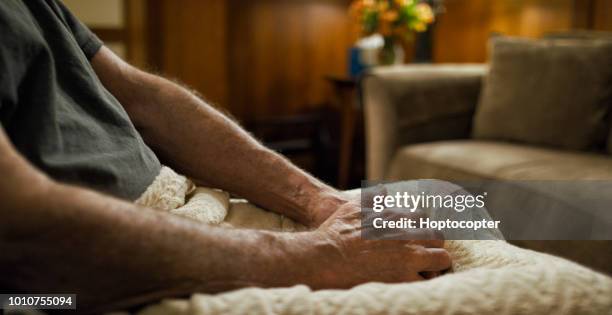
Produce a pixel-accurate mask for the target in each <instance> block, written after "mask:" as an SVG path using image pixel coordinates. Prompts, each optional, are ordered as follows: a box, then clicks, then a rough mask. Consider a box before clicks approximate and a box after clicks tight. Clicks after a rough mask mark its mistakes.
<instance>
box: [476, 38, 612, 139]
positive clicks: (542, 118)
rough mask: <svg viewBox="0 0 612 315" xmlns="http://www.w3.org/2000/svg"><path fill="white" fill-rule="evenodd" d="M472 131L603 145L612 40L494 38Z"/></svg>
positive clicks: (490, 136) (610, 87) (501, 136)
mask: <svg viewBox="0 0 612 315" xmlns="http://www.w3.org/2000/svg"><path fill="white" fill-rule="evenodd" d="M491 43H492V44H491V45H492V59H491V68H490V72H489V75H488V76H487V79H486V80H485V83H484V87H483V91H482V94H481V98H480V103H479V105H478V107H477V110H476V116H475V121H474V130H473V135H474V137H475V138H479V139H495V140H511V141H517V142H524V143H530V144H538V145H548V146H553V147H558V148H564V149H573V150H588V149H594V148H603V147H604V143H605V139H606V137H607V133H608V131H609V126H608V124H607V121H606V115H607V113H608V111H609V107H610V101H611V100H612V85H611V82H612V57H611V56H612V43H611V42H609V41H604V40H588V41H585V40H571V39H555V40H552V39H551V40H540V41H533V40H526V39H516V38H503V37H502V38H494V39H492V41H491Z"/></svg>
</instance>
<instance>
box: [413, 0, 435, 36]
mask: <svg viewBox="0 0 612 315" xmlns="http://www.w3.org/2000/svg"><path fill="white" fill-rule="evenodd" d="M416 13H417V16H418V17H419V20H420V21H421V22H422V23H425V24H431V23H433V21H434V19H435V17H434V13H433V10H431V7H430V6H429V5H428V4H427V3H419V4H417V6H416ZM417 31H418V30H417ZM420 32H422V31H420Z"/></svg>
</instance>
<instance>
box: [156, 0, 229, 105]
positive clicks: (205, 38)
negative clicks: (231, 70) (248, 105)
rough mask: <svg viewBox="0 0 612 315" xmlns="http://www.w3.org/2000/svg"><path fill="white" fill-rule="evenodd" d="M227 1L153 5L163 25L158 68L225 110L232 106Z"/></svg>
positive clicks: (191, 0) (172, 0) (158, 42)
mask: <svg viewBox="0 0 612 315" xmlns="http://www.w3.org/2000/svg"><path fill="white" fill-rule="evenodd" d="M226 2H227V1H226V0H181V1H176V0H160V1H155V2H152V3H151V4H153V3H156V5H158V6H159V7H158V8H152V10H153V11H154V12H155V13H154V15H159V16H156V17H155V18H159V19H161V20H160V21H152V22H153V23H159V25H158V27H159V29H158V30H157V31H158V32H159V34H158V36H154V37H156V39H153V41H154V42H153V43H152V45H150V47H152V49H159V50H160V51H159V52H157V53H156V57H157V58H158V60H156V61H155V64H154V66H155V68H159V69H160V70H161V72H163V74H164V75H167V76H169V77H171V78H174V79H177V80H180V81H181V82H183V83H184V84H186V85H188V86H189V87H191V88H193V89H194V90H196V91H198V92H199V93H201V94H202V95H203V96H204V97H205V98H206V99H207V100H209V101H210V102H212V103H214V104H217V105H219V106H221V107H224V106H227V104H228V74H227V63H228V60H227V28H226V27H227V25H228V23H227V20H226V17H227V14H226V9H227V5H226Z"/></svg>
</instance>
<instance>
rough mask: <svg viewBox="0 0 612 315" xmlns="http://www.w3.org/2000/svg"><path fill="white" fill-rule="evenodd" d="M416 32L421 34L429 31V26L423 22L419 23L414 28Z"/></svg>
mask: <svg viewBox="0 0 612 315" xmlns="http://www.w3.org/2000/svg"><path fill="white" fill-rule="evenodd" d="M413 28H414V30H415V31H417V32H419V33H421V32H425V31H426V30H427V24H425V23H423V22H418V23H415V24H414V26H413Z"/></svg>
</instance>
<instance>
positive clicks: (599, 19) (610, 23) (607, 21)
mask: <svg viewBox="0 0 612 315" xmlns="http://www.w3.org/2000/svg"><path fill="white" fill-rule="evenodd" d="M593 28H594V29H596V30H600V31H612V1H611V0H596V1H595V5H594V14H593Z"/></svg>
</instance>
